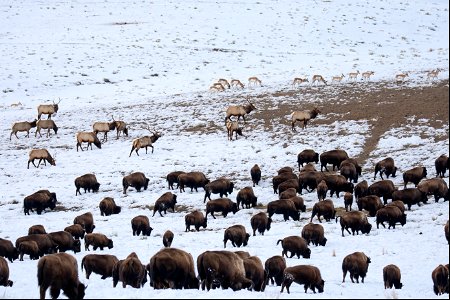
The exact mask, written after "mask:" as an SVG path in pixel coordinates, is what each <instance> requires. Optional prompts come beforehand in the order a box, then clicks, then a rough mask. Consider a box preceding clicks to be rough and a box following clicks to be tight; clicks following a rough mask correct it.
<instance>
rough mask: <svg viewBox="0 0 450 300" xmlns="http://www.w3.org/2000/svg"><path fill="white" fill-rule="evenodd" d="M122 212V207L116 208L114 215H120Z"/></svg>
mask: <svg viewBox="0 0 450 300" xmlns="http://www.w3.org/2000/svg"><path fill="white" fill-rule="evenodd" d="M121 211H122V207H121V206H115V207H114V209H113V213H115V214H118V213H120V212H121Z"/></svg>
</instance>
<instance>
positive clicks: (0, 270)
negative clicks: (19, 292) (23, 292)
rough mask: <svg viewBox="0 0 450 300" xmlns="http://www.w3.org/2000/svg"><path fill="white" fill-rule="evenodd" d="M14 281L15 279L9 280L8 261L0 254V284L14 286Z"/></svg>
mask: <svg viewBox="0 0 450 300" xmlns="http://www.w3.org/2000/svg"><path fill="white" fill-rule="evenodd" d="M13 283H14V282H13V281H11V280H9V266H8V262H7V261H6V259H4V258H3V257H1V256H0V285H2V286H13Z"/></svg>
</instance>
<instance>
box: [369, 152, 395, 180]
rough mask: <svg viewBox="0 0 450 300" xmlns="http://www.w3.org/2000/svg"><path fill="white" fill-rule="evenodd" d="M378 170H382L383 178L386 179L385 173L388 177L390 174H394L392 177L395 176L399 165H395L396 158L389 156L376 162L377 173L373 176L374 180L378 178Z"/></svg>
mask: <svg viewBox="0 0 450 300" xmlns="http://www.w3.org/2000/svg"><path fill="white" fill-rule="evenodd" d="M378 172H380V177H381V180H383V179H384V178H383V174H385V175H386V178H389V176H390V175H392V177H395V176H396V173H397V167H396V166H395V163H394V159H393V158H392V157H387V158H385V159H382V160H380V161H379V162H377V163H376V164H375V174H374V176H373V180H375V179H377V173H378Z"/></svg>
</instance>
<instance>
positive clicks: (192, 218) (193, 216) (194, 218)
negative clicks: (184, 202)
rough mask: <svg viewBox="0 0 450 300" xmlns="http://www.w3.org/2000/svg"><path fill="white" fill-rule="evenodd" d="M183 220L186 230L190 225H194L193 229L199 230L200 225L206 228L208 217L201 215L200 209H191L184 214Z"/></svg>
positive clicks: (188, 229) (189, 228)
mask: <svg viewBox="0 0 450 300" xmlns="http://www.w3.org/2000/svg"><path fill="white" fill-rule="evenodd" d="M184 222H185V224H186V230H185V231H186V232H188V231H190V230H191V225H192V226H194V227H195V230H197V231H200V226H202V227H203V228H206V226H208V219H207V218H206V217H205V216H204V215H203V213H202V212H201V211H198V210H196V211H193V212H191V213H188V214H187V215H185V216H184Z"/></svg>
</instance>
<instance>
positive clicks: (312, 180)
mask: <svg viewBox="0 0 450 300" xmlns="http://www.w3.org/2000/svg"><path fill="white" fill-rule="evenodd" d="M324 178H325V174H324V173H322V172H318V171H304V172H300V174H299V176H298V185H299V188H298V190H299V193H300V194H301V193H302V191H303V189H306V191H307V192H312V191H313V190H314V189H315V188H317V186H318V185H319V183H320V182H321V181H322V180H323V179H324ZM327 188H328V187H327Z"/></svg>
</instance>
